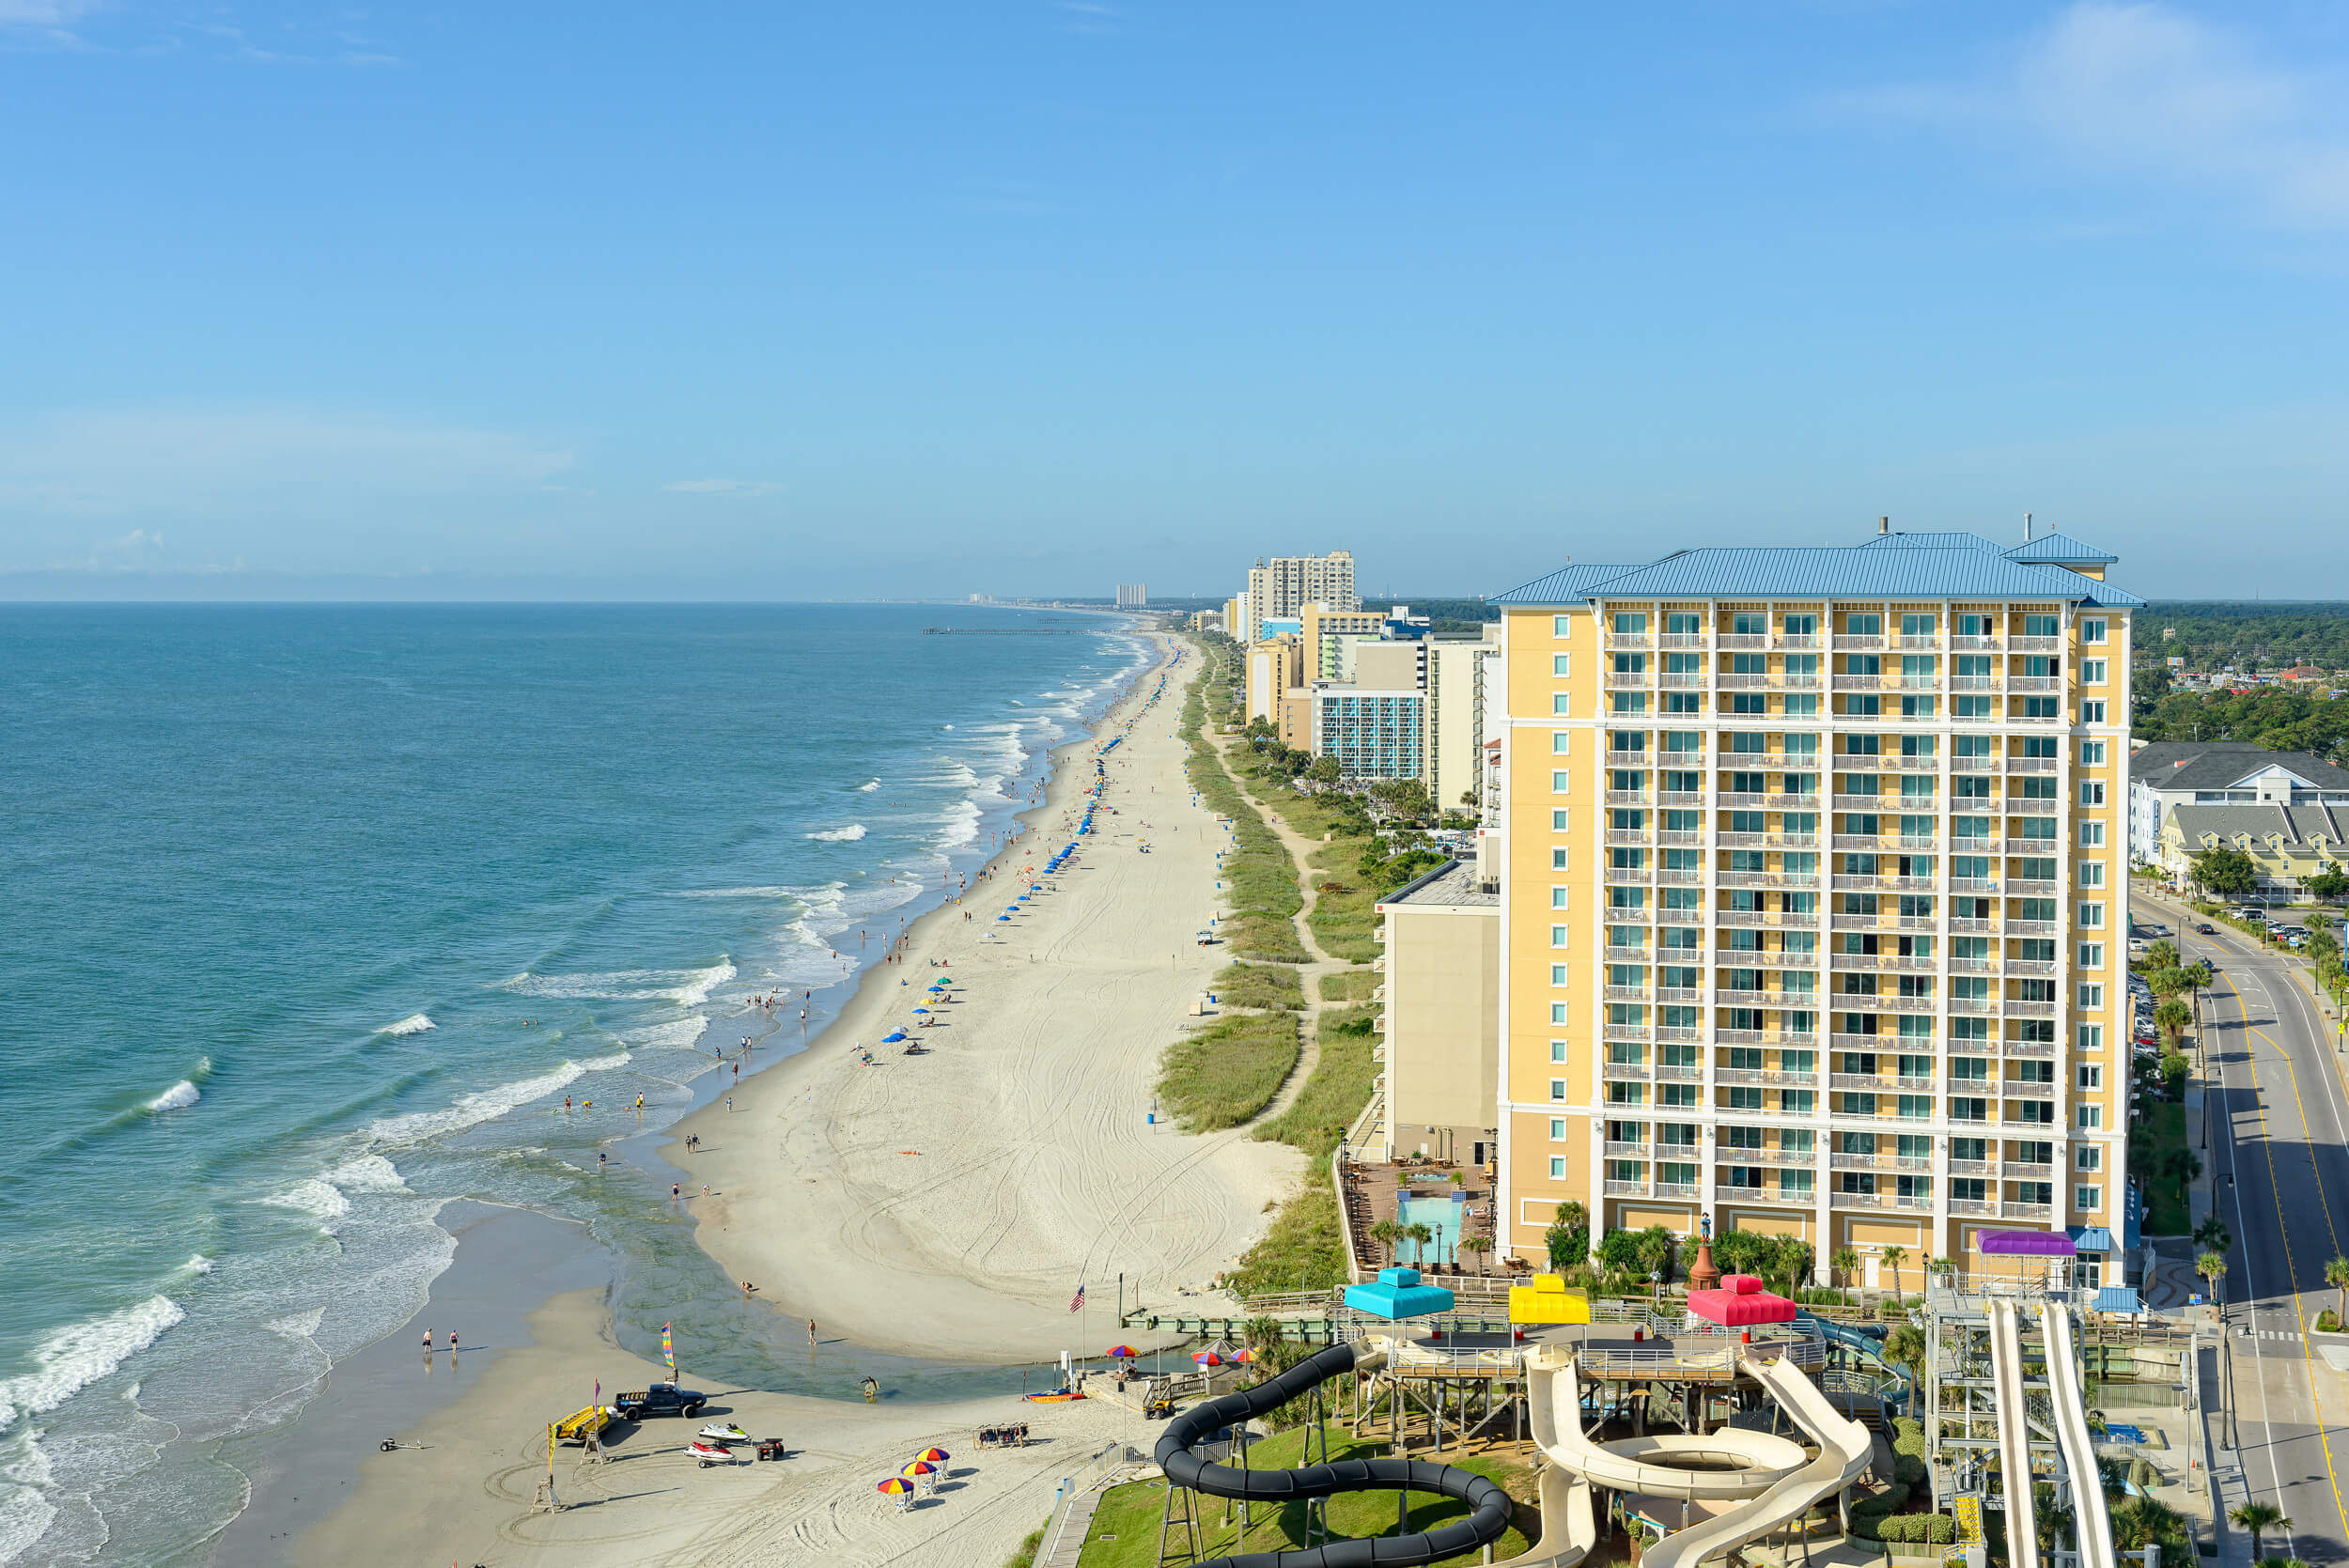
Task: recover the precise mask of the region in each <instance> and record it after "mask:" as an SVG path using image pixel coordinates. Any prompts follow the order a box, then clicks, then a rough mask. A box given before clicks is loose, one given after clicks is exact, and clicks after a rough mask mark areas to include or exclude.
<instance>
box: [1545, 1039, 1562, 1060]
mask: <svg viewBox="0 0 2349 1568" xmlns="http://www.w3.org/2000/svg"><path fill="white" fill-rule="evenodd" d="M1549 1059H1550V1060H1551V1061H1552V1062H1563V1061H1564V1060H1565V1059H1566V1043H1565V1042H1564V1041H1563V1040H1552V1041H1551V1042H1550V1043H1549Z"/></svg>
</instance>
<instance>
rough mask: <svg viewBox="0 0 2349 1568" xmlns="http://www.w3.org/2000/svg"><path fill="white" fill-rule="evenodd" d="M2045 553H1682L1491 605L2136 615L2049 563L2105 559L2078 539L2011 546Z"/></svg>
mask: <svg viewBox="0 0 2349 1568" xmlns="http://www.w3.org/2000/svg"><path fill="white" fill-rule="evenodd" d="M2019 549H2020V550H2025V551H2042V550H2046V549H2053V550H2054V551H2056V554H2055V555H2053V556H2046V557H2043V558H2041V559H2036V560H2023V559H2019V558H2017V552H2016V551H2001V550H2000V549H1999V546H1998V544H1997V543H1996V542H1994V541H1992V540H1990V539H1985V538H1983V536H1981V535H1979V534H1968V533H1962V532H1945V533H1919V534H1877V535H1874V536H1871V537H1870V538H1869V539H1868V540H1867V541H1866V542H1865V543H1863V544H1859V545H1847V546H1840V547H1839V546H1832V545H1829V546H1819V547H1809V546H1802V547H1776V546H1765V547H1752V546H1737V547H1722V548H1708V549H1703V550H1683V551H1675V552H1674V553H1672V554H1671V555H1667V556H1664V557H1662V558H1661V559H1659V560H1657V561H1653V562H1651V563H1649V564H1648V565H1646V566H1631V567H1626V566H1569V567H1560V568H1559V569H1558V570H1556V571H1554V572H1551V573H1550V574H1549V575H1548V576H1547V577H1537V578H1535V579H1534V580H1533V581H1532V582H1528V583H1525V584H1523V585H1522V586H1520V587H1516V588H1512V589H1510V590H1509V591H1508V592H1507V593H1503V594H1496V595H1494V596H1493V599H1492V602H1494V603H1496V604H1576V603H1579V602H1582V601H1583V600H1586V599H1588V600H1594V601H1595V600H1598V599H1629V598H1855V599H1867V598H1883V599H1904V598H1906V599H2054V600H2059V601H2065V602H2070V603H2075V604H2080V605H2084V606H2089V607H2094V608H2105V609H2127V610H2134V609H2139V608H2141V607H2142V606H2143V605H2144V603H2145V601H2144V600H2143V599H2141V598H2138V597H2137V596H2136V595H2134V594H2130V593H2124V592H2123V591H2122V590H2121V589H2119V588H2116V587H2113V586H2112V585H2111V584H2110V583H2107V582H2097V581H2096V580H2095V579H2093V578H2091V577H2083V576H2082V575H2080V574H2079V573H2078V572H2076V571H2071V570H2068V569H2066V568H2065V567H2063V566H2061V565H2058V564H2054V563H2055V562H2058V561H2062V560H2070V561H2078V562H2083V563H2085V562H2091V561H2105V562H2109V561H2111V560H2112V559H2114V558H2113V557H2112V556H2109V555H2104V554H2100V553H2098V552H2096V551H2089V550H2088V549H2087V547H2086V546H2083V545H2080V544H2079V542H2078V541H2077V540H2075V539H2065V538H2064V537H2063V536H2062V535H2061V534H2052V535H2049V536H2047V537H2046V538H2045V539H2035V540H2033V541H2032V542H2031V543H2030V544H2028V545H2024V546H2021V547H2019Z"/></svg>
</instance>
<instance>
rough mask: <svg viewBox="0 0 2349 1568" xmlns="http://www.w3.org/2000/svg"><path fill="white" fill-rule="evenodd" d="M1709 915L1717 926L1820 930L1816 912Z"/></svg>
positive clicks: (1716, 912)
mask: <svg viewBox="0 0 2349 1568" xmlns="http://www.w3.org/2000/svg"><path fill="white" fill-rule="evenodd" d="M1709 913H1710V914H1711V915H1712V917H1713V924H1716V925H1760V926H1788V927H1792V928H1793V929H1795V930H1797V931H1815V930H1817V929H1818V928H1819V916H1818V915H1817V913H1816V912H1812V913H1810V914H1792V915H1790V914H1788V913H1786V912H1785V911H1784V910H1782V909H1714V910H1711V911H1709ZM1855 918H1857V917H1855ZM1867 924H1868V925H1869V927H1870V928H1872V929H1873V928H1874V926H1875V922H1874V921H1873V920H1871V921H1868V922H1867ZM1837 926H1838V928H1839V929H1840V928H1841V926H1842V920H1841V919H1840V918H1839V919H1838V921H1837ZM1924 928H1925V929H1926V930H1931V929H1932V928H1933V923H1932V922H1931V921H1926V922H1925V923H1924Z"/></svg>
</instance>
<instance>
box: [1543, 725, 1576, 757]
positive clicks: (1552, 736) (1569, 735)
mask: <svg viewBox="0 0 2349 1568" xmlns="http://www.w3.org/2000/svg"><path fill="white" fill-rule="evenodd" d="M1549 750H1550V753H1551V754H1552V755H1553V756H1564V755H1565V754H1566V753H1568V752H1570V751H1572V750H1574V732H1573V731H1572V730H1552V731H1550V732H1549Z"/></svg>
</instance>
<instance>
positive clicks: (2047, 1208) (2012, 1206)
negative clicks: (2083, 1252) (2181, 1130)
mask: <svg viewBox="0 0 2349 1568" xmlns="http://www.w3.org/2000/svg"><path fill="white" fill-rule="evenodd" d="M2016 641H2018V642H2019V641H2021V639H2020V638H2017V639H2016ZM2046 641H2048V642H2053V641H2054V639H2053V638H2048V639H2046ZM2054 1213H2055V1205H2054V1204H2052V1203H2008V1204H2006V1205H2004V1208H2003V1211H2002V1212H2001V1214H2000V1215H1999V1218H2000V1219H2048V1218H2050V1217H2052V1216H2053V1215H2054Z"/></svg>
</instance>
